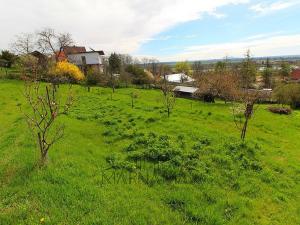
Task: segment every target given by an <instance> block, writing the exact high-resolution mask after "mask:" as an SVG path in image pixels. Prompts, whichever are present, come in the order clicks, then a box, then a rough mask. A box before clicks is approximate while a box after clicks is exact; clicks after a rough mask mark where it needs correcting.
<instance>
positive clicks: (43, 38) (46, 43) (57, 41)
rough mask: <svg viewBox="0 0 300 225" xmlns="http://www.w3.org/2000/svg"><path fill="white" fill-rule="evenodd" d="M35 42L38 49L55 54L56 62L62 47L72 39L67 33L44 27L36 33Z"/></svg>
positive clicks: (69, 43)
mask: <svg viewBox="0 0 300 225" xmlns="http://www.w3.org/2000/svg"><path fill="white" fill-rule="evenodd" d="M37 37H38V40H37V44H38V47H39V49H40V50H41V51H42V52H45V53H51V54H53V55H55V60H56V62H58V61H59V56H60V55H61V53H62V51H63V48H64V47H67V46H70V45H72V44H73V39H72V37H71V34H69V33H59V34H57V33H56V32H55V31H54V30H53V29H51V28H45V29H43V30H41V31H39V32H38V33H37Z"/></svg>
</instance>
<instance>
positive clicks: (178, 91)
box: [173, 86, 198, 98]
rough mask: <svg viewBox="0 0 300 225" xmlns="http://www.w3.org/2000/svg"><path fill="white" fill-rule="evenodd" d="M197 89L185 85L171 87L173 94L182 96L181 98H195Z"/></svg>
mask: <svg viewBox="0 0 300 225" xmlns="http://www.w3.org/2000/svg"><path fill="white" fill-rule="evenodd" d="M197 91H198V88H195V87H186V86H176V87H175V88H174V89H173V92H174V94H175V95H176V96H177V97H182V98H195V94H196V92H197Z"/></svg>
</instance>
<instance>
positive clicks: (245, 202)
mask: <svg viewBox="0 0 300 225" xmlns="http://www.w3.org/2000/svg"><path fill="white" fill-rule="evenodd" d="M65 88H66V87H63V86H61V87H60V91H63V90H64V89H65ZM73 90H74V92H75V94H76V99H77V100H76V102H75V104H74V106H73V107H72V109H71V111H70V112H69V113H68V115H64V116H63V117H61V122H64V123H65V125H66V130H65V137H64V139H63V140H61V141H59V142H58V143H57V144H55V145H54V146H53V148H52V149H51V150H50V153H49V162H48V164H47V166H46V167H44V168H42V169H38V168H36V167H35V164H36V162H37V160H38V157H39V156H38V150H37V149H36V146H35V139H34V138H33V137H32V135H31V133H30V132H29V131H28V129H27V124H26V122H25V120H24V118H23V116H22V113H21V111H20V110H19V106H21V107H22V108H23V109H24V110H26V102H25V100H24V97H23V95H22V92H23V84H22V82H21V81H7V80H0V190H1V191H0V224H1V225H4V224H30V225H31V224H41V223H43V224H89V225H90V224H151V225H153V224H178V225H182V224H211V225H212V224H241V225H246V224H249V225H250V224H270V225H271V224H272V225H276V224H277V225H284V224H286V225H294V224H295V225H296V224H300V216H299V215H300V203H299V202H300V201H299V196H300V187H299V181H300V177H299V175H300V166H299V165H300V164H299V163H300V152H299V151H300V138H299V134H300V132H299V129H300V112H297V111H295V112H294V113H293V114H292V115H290V116H279V115H275V114H271V113H270V112H268V111H267V110H266V108H267V105H261V106H260V107H259V108H258V111H257V112H256V114H255V116H254V118H253V120H251V122H250V126H249V132H248V134H247V142H246V144H241V143H240V141H239V139H238V137H239V132H238V130H237V129H236V128H235V126H234V123H233V121H232V116H231V110H230V106H229V105H225V104H224V103H222V102H218V103H216V104H204V103H201V102H198V101H192V100H186V99H177V102H176V106H175V109H174V112H173V113H172V115H171V117H170V118H167V116H166V113H165V111H164V108H163V105H162V101H161V93H160V92H159V91H157V90H141V89H140V90H138V89H136V90H135V92H137V93H138V98H137V99H135V106H134V108H133V109H132V108H131V98H130V94H131V92H132V91H133V89H118V90H117V91H116V93H115V94H114V95H113V99H112V100H111V99H110V94H111V90H110V89H105V88H92V91H91V92H90V93H89V92H87V91H86V89H84V88H83V87H80V86H74V87H73ZM135 161H138V162H143V163H142V164H143V165H142V169H139V168H137V165H136V163H135ZM158 162H159V164H158ZM157 165H159V168H160V169H159V170H158V172H156V177H155V179H152V180H149V179H148V180H147V179H138V180H135V181H134V182H129V181H130V180H129V179H122V180H121V181H119V182H116V180H115V181H113V180H111V179H110V180H109V181H110V182H109V181H108V180H103V174H105V175H109V174H113V171H128V173H129V174H134V173H135V172H136V171H144V172H147V174H148V172H149V174H151V173H152V172H151V171H152V169H151V168H152V167H154V166H157ZM103 168H104V169H105V168H114V169H115V170H112V169H110V170H105V173H103ZM116 168H117V169H116ZM124 174H127V173H124ZM42 218H44V221H41V219H42Z"/></svg>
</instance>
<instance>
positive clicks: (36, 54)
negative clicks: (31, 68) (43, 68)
mask: <svg viewBox="0 0 300 225" xmlns="http://www.w3.org/2000/svg"><path fill="white" fill-rule="evenodd" d="M30 55H32V56H34V57H37V58H47V56H46V55H45V54H43V53H41V52H39V51H33V52H31V53H30Z"/></svg>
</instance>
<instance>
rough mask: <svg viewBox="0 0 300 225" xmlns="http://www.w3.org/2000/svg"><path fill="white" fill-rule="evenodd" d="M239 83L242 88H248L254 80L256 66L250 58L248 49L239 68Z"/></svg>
mask: <svg viewBox="0 0 300 225" xmlns="http://www.w3.org/2000/svg"><path fill="white" fill-rule="evenodd" d="M240 73H241V84H242V87H243V88H246V89H248V88H250V87H251V85H252V84H253V83H254V82H255V81H256V74H257V68H256V65H255V62H254V61H253V60H252V58H251V55H250V50H248V51H247V53H246V57H245V59H244V60H243V62H242V68H241V71H240Z"/></svg>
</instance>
